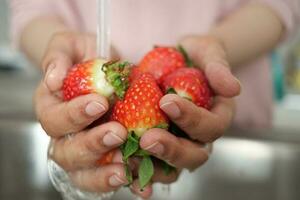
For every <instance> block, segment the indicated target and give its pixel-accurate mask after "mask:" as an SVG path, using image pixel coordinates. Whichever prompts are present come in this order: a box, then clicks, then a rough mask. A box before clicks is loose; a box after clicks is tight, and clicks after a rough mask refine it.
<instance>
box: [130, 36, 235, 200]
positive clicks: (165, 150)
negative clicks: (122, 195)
mask: <svg viewBox="0 0 300 200" xmlns="http://www.w3.org/2000/svg"><path fill="white" fill-rule="evenodd" d="M180 44H181V45H182V46H183V47H184V48H185V49H186V51H187V53H188V54H189V55H190V56H191V58H192V60H193V61H194V63H195V64H196V65H197V66H199V67H200V68H201V69H202V70H203V71H204V73H205V75H206V77H207V79H208V81H209V84H210V86H211V88H212V89H213V91H214V92H215V94H216V96H215V99H214V104H213V107H212V109H211V110H209V111H208V110H206V109H204V108H201V107H197V106H196V105H195V104H193V103H192V102H190V101H188V100H186V99H184V98H181V97H179V96H178V95H175V94H168V95H165V96H164V97H163V98H162V99H161V101H160V108H161V109H162V110H163V111H164V112H165V113H166V114H167V115H168V117H169V118H170V119H171V120H172V121H173V122H174V123H176V124H177V125H178V126H179V127H180V128H181V129H182V130H184V131H185V132H186V134H187V135H188V136H189V137H190V138H191V139H185V138H179V137H176V136H175V135H173V134H172V133H169V132H168V131H166V130H163V129H151V130H149V131H147V132H146V133H145V134H144V135H143V136H142V138H141V140H140V145H141V147H142V148H143V149H144V150H147V151H148V152H149V153H150V154H152V155H153V156H155V157H157V158H159V159H162V160H165V161H167V162H168V163H169V164H171V165H173V166H175V167H176V168H178V169H179V170H180V169H183V168H186V169H189V170H194V169H196V168H198V167H199V166H201V165H203V164H204V163H205V162H206V161H207V160H208V157H209V153H210V152H209V151H210V149H209V148H207V144H211V143H212V142H214V141H215V140H216V139H217V138H219V137H221V136H222V135H223V134H224V132H225V130H226V129H227V128H228V127H230V125H231V122H232V119H233V116H234V113H235V104H234V100H233V97H235V96H237V95H239V93H240V83H239V81H238V80H237V79H236V78H235V77H234V76H233V75H232V73H231V71H230V67H229V64H228V62H227V60H226V52H225V50H224V48H223V46H222V44H221V43H220V42H219V41H218V40H217V39H216V38H214V37H213V36H202V37H198V36H191V37H187V38H185V39H183V40H182V41H181V42H180ZM156 171H162V170H161V169H157V170H156ZM157 174H159V176H158V175H157V176H156V175H155V176H154V179H153V181H154V182H163V183H170V182H172V181H175V180H176V178H177V175H178V173H177V174H175V173H174V174H173V175H172V176H170V177H168V176H164V175H163V174H161V173H157ZM132 191H133V192H135V193H137V194H139V195H141V196H143V197H148V196H149V195H151V186H149V187H148V188H146V189H145V190H144V192H143V193H142V194H141V192H140V190H139V188H138V187H137V186H136V185H135V184H134V186H133V188H132Z"/></svg>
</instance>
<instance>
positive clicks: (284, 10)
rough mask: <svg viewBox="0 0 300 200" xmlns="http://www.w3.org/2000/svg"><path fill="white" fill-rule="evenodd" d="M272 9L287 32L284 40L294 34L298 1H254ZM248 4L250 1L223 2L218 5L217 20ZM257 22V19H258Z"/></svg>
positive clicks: (299, 12)
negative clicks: (218, 14) (218, 13)
mask: <svg viewBox="0 0 300 200" xmlns="http://www.w3.org/2000/svg"><path fill="white" fill-rule="evenodd" d="M255 1H256V2H260V3H263V4H265V5H267V6H269V7H270V8H271V9H273V10H274V11H275V12H276V13H277V15H278V16H279V17H280V18H281V20H282V21H283V23H284V26H285V28H286V30H287V32H286V34H285V36H284V38H286V37H287V36H289V35H291V34H292V33H295V29H296V28H297V25H298V24H299V21H300V1H299V0H255ZM248 2H250V0H223V1H221V3H220V16H219V19H222V18H224V17H226V16H227V15H228V14H230V13H231V12H233V11H234V10H236V9H237V8H240V7H241V6H243V5H245V4H246V3H248ZM258 20H259V19H258Z"/></svg>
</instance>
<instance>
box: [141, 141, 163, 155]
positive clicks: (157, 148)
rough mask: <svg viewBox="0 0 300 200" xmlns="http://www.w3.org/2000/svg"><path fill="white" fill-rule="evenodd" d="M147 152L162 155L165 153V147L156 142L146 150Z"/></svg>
mask: <svg viewBox="0 0 300 200" xmlns="http://www.w3.org/2000/svg"><path fill="white" fill-rule="evenodd" d="M145 150H146V151H149V152H151V153H153V154H155V155H160V156H161V155H162V154H163V153H164V146H163V145H162V144H160V143H159V142H155V143H153V144H151V145H150V146H148V147H146V148H145Z"/></svg>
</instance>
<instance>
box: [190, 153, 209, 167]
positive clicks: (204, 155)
mask: <svg viewBox="0 0 300 200" xmlns="http://www.w3.org/2000/svg"><path fill="white" fill-rule="evenodd" d="M208 159H209V155H208V153H201V154H200V155H198V157H197V158H196V159H195V160H194V161H193V164H192V165H191V166H190V167H189V170H190V171H194V170H196V169H197V168H199V167H200V166H202V165H203V164H205V163H206V162H207V161H208Z"/></svg>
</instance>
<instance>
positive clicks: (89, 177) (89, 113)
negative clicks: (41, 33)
mask: <svg viewBox="0 0 300 200" xmlns="http://www.w3.org/2000/svg"><path fill="white" fill-rule="evenodd" d="M95 44H96V39H95V36H94V35H90V34H79V33H74V32H63V33H57V34H55V35H54V36H53V38H52V40H51V41H50V42H49V44H48V49H47V51H46V53H45V57H44V59H43V62H42V67H43V72H44V79H43V80H42V81H41V83H40V84H39V86H38V88H37V90H36V95H35V109H36V115H37V118H38V120H39V121H40V123H41V125H42V127H43V128H44V130H45V132H46V133H47V134H48V135H49V136H50V137H51V138H52V141H51V148H50V151H49V155H50V157H51V158H52V159H53V160H54V161H56V162H57V163H58V164H59V165H60V166H62V167H63V168H64V169H65V170H66V171H67V172H69V174H70V176H71V178H72V180H73V182H74V183H75V184H76V185H78V186H79V187H81V188H83V189H87V190H89V191H97V192H109V191H112V190H116V189H117V188H118V187H120V186H122V185H125V184H127V180H126V178H125V171H124V166H123V164H122V158H121V154H120V152H117V153H115V154H114V158H113V161H112V163H111V164H108V165H105V166H102V167H101V168H99V167H98V166H97V165H96V162H97V161H98V160H99V159H100V158H101V157H102V156H103V155H105V153H106V152H108V151H110V150H112V149H114V148H116V147H118V146H120V145H121V144H122V143H123V142H124V141H125V140H126V137H127V131H126V129H125V128H124V127H123V126H121V125H120V124H118V123H116V122H109V123H104V124H101V125H98V126H95V127H93V128H87V127H88V126H89V125H90V124H92V123H93V122H94V121H95V120H97V119H99V118H101V117H102V116H103V115H104V114H105V113H106V112H107V110H108V108H109V104H108V102H107V99H106V98H104V97H102V96H100V95H97V94H89V95H85V96H80V97H78V98H75V99H73V100H71V101H68V102H64V101H62V99H61V93H60V89H61V87H62V84H63V80H64V78H65V76H66V74H67V71H68V69H69V68H70V67H71V66H72V65H73V64H74V63H77V62H81V61H84V60H88V59H92V58H95V57H96V52H95V49H96V46H95ZM70 134H71V135H70Z"/></svg>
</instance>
